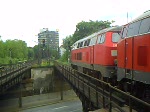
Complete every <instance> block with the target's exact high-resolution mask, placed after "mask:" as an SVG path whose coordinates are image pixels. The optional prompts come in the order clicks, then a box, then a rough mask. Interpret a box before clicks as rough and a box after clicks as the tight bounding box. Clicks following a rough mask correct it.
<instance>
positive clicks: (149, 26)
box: [139, 17, 150, 34]
mask: <svg viewBox="0 0 150 112" xmlns="http://www.w3.org/2000/svg"><path fill="white" fill-rule="evenodd" d="M147 32H150V17H149V18H146V19H143V20H142V22H141V26H140V30H139V34H143V33H147Z"/></svg>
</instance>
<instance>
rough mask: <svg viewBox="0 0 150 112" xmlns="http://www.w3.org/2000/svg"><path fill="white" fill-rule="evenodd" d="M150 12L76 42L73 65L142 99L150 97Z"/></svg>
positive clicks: (74, 67)
mask: <svg viewBox="0 0 150 112" xmlns="http://www.w3.org/2000/svg"><path fill="white" fill-rule="evenodd" d="M149 57H150V11H147V12H144V13H143V14H142V15H140V16H139V17H137V18H136V19H134V20H132V21H131V22H129V23H127V24H126V25H122V26H115V27H110V28H106V29H103V30H100V31H98V32H96V33H93V34H92V35H89V36H87V37H84V38H83V39H80V40H78V41H76V42H75V43H74V44H73V45H72V49H71V58H70V60H71V66H72V68H73V69H76V70H78V71H80V72H83V73H85V74H88V75H91V76H93V77H95V78H98V79H100V80H103V81H106V82H109V83H111V84H112V85H114V86H116V87H118V88H120V89H122V90H123V91H126V92H130V93H131V94H133V95H135V96H137V97H139V98H143V99H149V98H150V58H149Z"/></svg>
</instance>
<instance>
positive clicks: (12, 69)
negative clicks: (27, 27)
mask: <svg viewBox="0 0 150 112" xmlns="http://www.w3.org/2000/svg"><path fill="white" fill-rule="evenodd" d="M33 63H35V61H29V62H24V63H18V64H11V65H3V66H1V67H0V94H3V93H4V92H5V91H6V90H7V89H9V88H10V87H12V86H14V85H16V84H17V83H19V82H21V81H22V78H23V77H24V75H25V74H24V72H27V71H28V70H29V69H31V66H32V65H33Z"/></svg>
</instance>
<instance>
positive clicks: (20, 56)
mask: <svg viewBox="0 0 150 112" xmlns="http://www.w3.org/2000/svg"><path fill="white" fill-rule="evenodd" d="M27 59H28V48H27V44H26V43H25V42H24V41H22V40H17V39H15V40H6V42H3V41H2V40H0V64H10V63H17V62H18V61H23V60H27Z"/></svg>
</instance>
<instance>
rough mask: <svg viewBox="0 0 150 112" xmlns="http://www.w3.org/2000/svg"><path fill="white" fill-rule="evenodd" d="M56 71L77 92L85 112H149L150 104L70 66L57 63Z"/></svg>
mask: <svg viewBox="0 0 150 112" xmlns="http://www.w3.org/2000/svg"><path fill="white" fill-rule="evenodd" d="M55 67H56V71H57V72H58V74H59V75H60V76H61V77H63V78H64V79H65V80H66V81H67V82H68V83H69V84H70V85H71V87H72V88H73V90H74V91H75V92H76V94H77V95H78V97H79V98H80V100H81V102H82V107H83V111H84V112H88V111H94V110H97V109H104V110H105V111H109V112H136V111H139V110H138V108H137V107H139V109H144V111H145V112H146V111H147V112H148V111H149V110H150V104H149V103H147V102H144V101H142V100H140V99H138V98H136V97H134V96H132V95H130V94H129V93H126V92H123V91H121V90H119V89H117V88H116V87H113V86H111V85H110V84H109V83H106V82H104V81H101V80H98V79H96V78H93V77H91V76H89V75H86V74H84V73H81V72H78V71H76V70H74V69H72V68H71V67H70V66H67V65H63V64H61V63H58V62H55Z"/></svg>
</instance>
